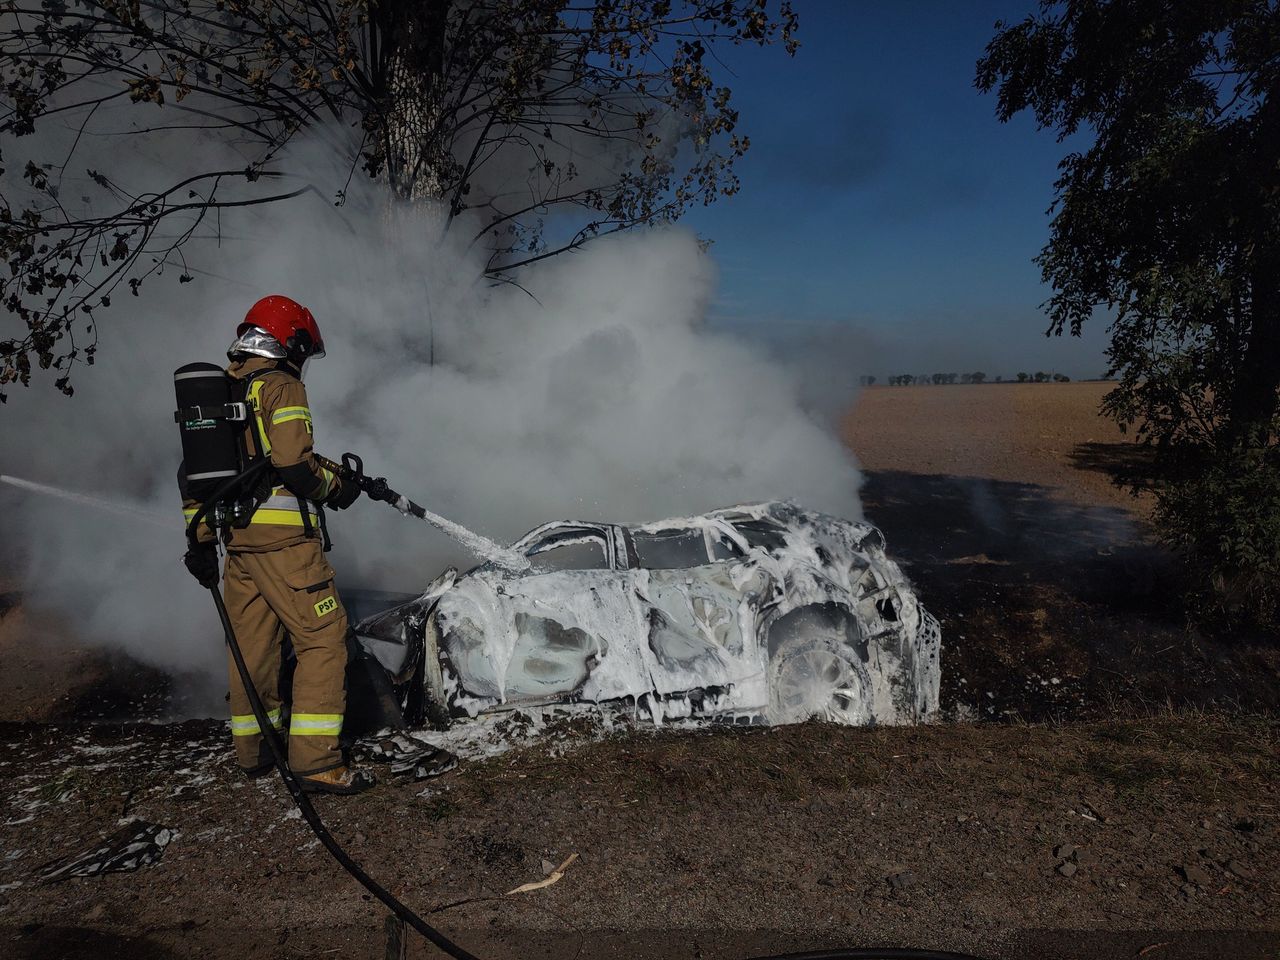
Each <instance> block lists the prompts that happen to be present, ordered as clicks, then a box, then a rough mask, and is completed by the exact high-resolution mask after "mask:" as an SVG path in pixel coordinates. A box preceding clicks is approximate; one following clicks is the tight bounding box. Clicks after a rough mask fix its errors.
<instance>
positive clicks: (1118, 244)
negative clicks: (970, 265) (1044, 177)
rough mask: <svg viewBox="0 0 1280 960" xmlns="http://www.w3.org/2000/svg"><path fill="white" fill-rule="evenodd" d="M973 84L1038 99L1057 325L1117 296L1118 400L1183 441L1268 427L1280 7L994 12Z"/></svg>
mask: <svg viewBox="0 0 1280 960" xmlns="http://www.w3.org/2000/svg"><path fill="white" fill-rule="evenodd" d="M997 29H998V30H999V32H998V34H997V36H996V37H995V39H994V40H993V41H992V42H991V44H990V45H989V46H988V48H987V52H986V56H984V57H983V58H982V60H981V61H980V62H979V64H978V74H977V84H978V87H979V88H980V89H982V90H984V91H991V90H995V91H996V93H997V113H998V115H999V117H1000V118H1001V119H1002V120H1008V119H1009V118H1011V117H1012V116H1014V115H1015V114H1017V113H1019V112H1021V111H1023V110H1029V111H1030V112H1032V113H1033V114H1034V116H1035V118H1036V120H1037V122H1038V123H1039V125H1040V126H1041V127H1042V128H1048V129H1051V130H1053V131H1054V132H1055V133H1056V134H1057V135H1058V138H1059V140H1066V139H1067V138H1072V137H1076V138H1078V140H1079V141H1082V142H1083V143H1084V145H1083V146H1082V147H1081V148H1080V149H1078V150H1075V151H1073V152H1071V153H1069V154H1068V155H1067V156H1066V157H1065V159H1064V160H1063V161H1062V164H1061V176H1060V177H1059V179H1058V181H1057V184H1056V199H1055V203H1054V208H1053V211H1054V217H1053V221H1052V226H1051V232H1050V239H1049V242H1048V244H1047V246H1046V247H1045V248H1044V251H1043V252H1042V253H1041V255H1040V258H1039V263H1040V265H1041V267H1042V269H1043V273H1044V278H1045V280H1046V281H1047V282H1049V283H1050V284H1051V285H1052V287H1053V294H1052V297H1051V299H1050V300H1049V303H1048V308H1049V316H1050V320H1051V324H1052V326H1051V330H1052V331H1053V332H1057V333H1061V332H1062V331H1063V330H1064V329H1069V330H1070V331H1071V332H1073V333H1078V332H1079V331H1080V328H1081V326H1082V325H1083V324H1084V323H1086V322H1088V321H1089V320H1090V319H1091V318H1092V317H1093V315H1094V312H1095V310H1097V309H1098V308H1103V309H1106V310H1109V311H1111V316H1112V317H1113V322H1114V329H1113V339H1112V344H1111V348H1110V353H1109V358H1110V360H1111V363H1112V368H1113V370H1114V371H1115V372H1117V373H1118V374H1120V376H1121V385H1120V388H1119V389H1118V391H1117V392H1116V394H1114V395H1113V398H1112V399H1111V400H1110V401H1109V404H1108V406H1109V409H1110V410H1111V412H1112V413H1114V414H1115V415H1116V416H1118V417H1119V418H1120V419H1121V420H1122V421H1125V422H1127V423H1134V422H1137V424H1138V428H1139V431H1140V433H1141V434H1142V435H1143V436H1145V437H1150V438H1151V439H1152V440H1154V441H1155V442H1157V443H1159V444H1161V445H1164V446H1171V445H1176V444H1179V443H1182V442H1195V443H1210V444H1215V445H1216V444H1218V443H1220V442H1229V443H1235V442H1238V441H1241V440H1244V439H1246V438H1248V439H1249V440H1250V441H1251V442H1253V443H1256V444H1268V443H1271V442H1274V439H1275V415H1276V408H1277V396H1278V393H1277V391H1278V389H1280V286H1278V285H1280V166H1277V161H1278V160H1280V102H1277V100H1276V98H1275V96H1273V95H1271V94H1272V93H1273V92H1274V91H1275V90H1277V89H1280V9H1278V8H1277V5H1276V3H1275V2H1274V0H1271V2H1268V0H1187V2H1179V3H1165V2H1160V0H1072V2H1069V3H1061V2H1047V3H1044V4H1042V6H1041V11H1040V13H1039V14H1038V15H1036V16H1032V17H1028V18H1027V19H1026V20H1024V21H1022V22H1021V23H1018V24H1014V25H1004V24H1000V25H998V27H997Z"/></svg>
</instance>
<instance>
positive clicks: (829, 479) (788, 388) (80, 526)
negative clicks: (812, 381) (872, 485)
mask: <svg viewBox="0 0 1280 960" xmlns="http://www.w3.org/2000/svg"><path fill="white" fill-rule="evenodd" d="M294 162H295V169H297V167H298V164H300V163H301V161H300V160H298V159H297V157H296V156H295V161H294ZM345 174H346V172H345V171H335V170H329V171H316V172H314V173H313V175H312V179H313V180H315V181H317V182H318V183H319V184H320V186H321V190H322V191H323V192H327V193H328V194H329V195H332V194H334V193H336V191H337V189H339V188H340V187H341V185H342V182H343V181H344V180H345ZM169 176H170V177H171V178H172V176H173V171H170V173H169ZM439 224H440V215H439V212H438V211H434V210H428V209H419V210H417V211H405V210H401V211H390V210H388V208H387V206H386V201H385V199H384V198H383V197H382V195H381V194H380V192H379V190H378V189H377V187H376V185H373V184H368V185H366V186H364V187H360V186H353V188H352V189H351V190H350V191H349V193H348V200H347V203H346V204H345V205H344V206H342V207H334V206H333V205H331V204H330V203H328V202H327V201H326V200H325V199H324V198H323V196H321V195H320V194H317V195H314V196H306V197H302V198H299V199H298V200H295V201H291V202H290V203H287V204H283V205H272V206H268V207H262V208H255V209H253V210H250V211H248V212H240V213H239V214H238V215H235V216H231V215H224V216H223V218H222V221H221V239H220V241H219V242H218V244H217V245H216V246H215V244H214V243H213V242H211V241H201V242H200V244H199V245H198V246H192V247H191V248H189V250H188V252H187V255H188V257H189V259H190V261H191V263H192V264H193V265H194V266H198V267H201V268H203V270H204V271H207V272H198V273H195V276H196V279H195V281H194V282H191V283H186V284H181V285H179V284H178V283H177V282H176V278H175V276H174V274H176V272H177V271H176V270H171V271H170V272H169V273H168V274H167V275H166V276H164V277H161V278H153V279H152V280H150V281H148V283H147V284H146V285H144V287H143V288H142V296H141V297H139V298H136V299H135V298H133V297H129V296H127V295H126V294H119V295H118V296H117V297H116V302H115V304H114V305H113V306H112V308H111V309H110V310H109V311H107V312H106V313H104V314H103V315H102V342H101V348H100V350H99V353H98V358H97V363H96V364H95V365H94V366H93V367H92V368H87V369H86V368H80V369H79V370H78V372H77V374H76V376H75V379H74V384H75V387H76V395H75V397H74V398H72V399H65V398H63V397H61V396H59V395H58V394H56V392H55V391H54V390H53V388H52V385H51V383H50V380H51V379H52V378H50V377H47V376H46V377H40V378H39V379H38V382H37V383H36V384H35V385H33V387H32V388H30V389H29V390H23V389H12V390H10V391H9V393H10V399H9V402H8V404H7V405H6V406H5V407H3V408H0V449H2V450H3V460H2V461H0V473H5V474H12V475H15V476H18V477H22V478H25V479H29V480H35V481H43V482H50V483H54V484H58V485H61V486H65V487H69V488H72V489H77V490H82V491H86V492H95V493H102V494H106V495H109V496H111V497H113V498H126V499H130V500H133V501H136V502H137V503H138V504H139V505H140V506H144V507H147V508H150V509H162V510H168V511H171V512H172V516H173V529H172V531H171V532H170V533H168V534H166V533H165V532H164V530H163V529H158V528H155V527H152V526H150V525H147V524H143V523H138V522H132V521H129V520H127V519H122V518H120V517H119V516H113V515H111V514H108V513H103V512H97V511H92V510H89V509H86V508H84V507H81V506H78V505H75V504H69V503H66V502H63V501H57V500H49V499H40V498H37V497H35V496H33V495H29V494H26V493H19V492H17V491H14V490H9V489H6V488H2V487H0V511H2V512H0V536H2V537H3V539H4V542H5V544H6V546H5V549H4V554H5V557H6V559H7V560H8V561H9V562H20V563H21V565H22V567H23V570H22V577H23V581H24V589H25V591H26V592H27V595H28V597H29V599H30V601H31V602H34V603H37V604H41V605H45V606H49V607H53V608H55V609H57V610H58V611H60V612H61V613H62V614H63V615H64V616H66V617H68V618H69V619H71V620H72V621H73V622H74V623H75V624H76V626H77V628H78V629H79V631H80V633H81V639H88V640H93V641H95V642H100V643H103V644H110V645H113V646H118V647H121V648H123V649H125V650H126V651H128V652H129V653H130V654H132V655H134V656H136V657H138V658H139V659H141V660H143V661H146V662H148V663H151V664H155V665H157V666H160V667H162V668H166V669H173V670H179V671H182V672H189V671H197V672H202V673H204V674H205V675H208V676H210V677H213V678H216V681H217V683H222V682H223V681H222V676H223V669H224V668H223V666H222V663H223V654H222V648H221V639H220V632H219V629H218V625H217V621H216V618H215V616H214V612H213V609H212V605H211V604H210V602H209V598H208V597H207V596H206V595H205V593H204V591H202V590H200V589H199V588H198V587H197V586H196V584H195V583H194V581H192V580H191V579H190V578H189V577H188V575H187V573H186V572H185V570H184V569H183V567H182V565H181V563H180V557H181V555H182V552H183V550H184V542H183V535H182V521H181V513H180V510H179V506H180V505H179V502H178V495H177V491H176V486H175V482H174V475H175V471H176V467H177V463H178V460H179V458H180V451H179V444H178V436H177V430H176V427H175V426H174V424H173V417H172V411H173V409H174V398H173V385H172V371H173V370H174V368H176V367H178V366H180V365H182V364H184V363H189V362H192V361H195V360H209V361H214V362H221V361H222V360H223V359H224V351H225V349H226V347H227V345H228V344H229V343H230V341H231V340H232V338H233V335H234V332H235V326H236V324H237V323H238V322H239V321H240V320H241V319H242V318H243V316H244V312H245V310H246V309H247V307H248V306H249V305H250V304H251V303H252V302H253V301H254V300H256V299H257V298H258V297H260V296H264V295H266V294H269V293H282V294H286V295H288V296H291V297H294V298H295V299H297V300H299V301H301V302H302V303H304V304H306V305H307V306H309V307H310V308H311V310H312V311H313V313H314V314H315V316H316V317H317V320H318V322H319V323H320V326H321V329H322V331H323V333H324V337H325V343H326V348H327V351H328V355H327V356H326V357H324V358H322V359H320V360H317V361H313V362H312V364H311V365H310V367H309V369H308V372H307V387H308V392H309V395H310V403H311V407H312V410H313V413H314V416H315V424H316V444H317V449H318V450H319V451H320V452H322V453H324V454H326V455H328V456H330V457H333V458H335V459H336V458H337V457H338V456H339V455H340V454H341V453H343V452H344V451H346V450H352V451H355V452H357V453H359V454H360V455H361V456H362V457H363V458H364V461H365V464H366V468H367V469H368V470H369V472H371V473H374V474H380V475H385V476H386V477H387V478H388V479H389V480H390V482H391V484H392V486H393V487H395V488H396V489H397V490H398V491H400V492H401V493H403V494H405V495H407V496H409V497H411V498H412V499H415V500H417V501H419V502H421V503H422V504H423V505H424V506H426V507H428V508H429V509H431V510H434V511H436V512H438V513H441V514H443V515H444V516H446V517H449V518H451V519H454V520H457V521H459V522H461V523H463V524H465V525H467V526H469V527H472V528H473V529H475V530H477V531H478V532H480V533H483V534H485V535H487V536H489V537H492V538H494V539H496V540H499V541H501V542H510V541H511V540H513V539H515V538H516V537H518V536H520V535H521V534H523V533H524V532H525V531H526V530H528V529H530V528H531V527H533V526H536V525H537V524H540V523H543V522H545V521H547V520H553V519H593V520H616V521H625V520H637V521H647V520H654V519H658V518H660V517H663V516H668V515H682V514H684V515H687V514H693V513H697V512H701V511H705V510H707V509H709V508H712V507H716V506H723V505H727V504H730V503H733V502H738V501H746V500H760V499H769V498H777V497H794V498H796V499H798V500H799V501H801V502H802V503H804V504H806V505H808V506H812V507H815V508H819V509H823V510H827V511H830V512H833V513H837V514H840V515H843V516H847V517H855V518H856V517H859V516H860V508H859V504H858V499H857V488H858V484H859V476H858V473H857V470H856V467H855V464H854V462H853V460H852V458H851V456H850V454H849V453H848V451H847V450H845V449H844V448H843V447H842V445H841V444H840V442H839V441H838V440H837V439H836V437H835V436H834V434H833V433H832V432H831V431H830V430H829V429H828V428H827V427H826V426H824V425H823V424H822V423H821V422H820V418H814V417H812V416H811V415H810V414H809V413H807V412H806V411H805V408H804V406H803V404H802V402H801V390H800V386H801V381H802V379H803V375H802V374H800V373H797V372H796V371H795V370H794V369H793V368H784V367H781V366H779V365H777V364H776V363H774V362H771V361H770V360H769V359H768V358H767V357H766V355H765V354H764V353H763V352H761V351H759V350H757V349H755V348H752V347H750V346H748V345H747V344H746V343H744V342H741V341H739V340H737V339H735V338H734V337H732V336H731V335H729V334H726V333H723V332H719V333H717V332H712V331H709V330H707V329H706V328H705V326H704V317H705V315H706V312H707V308H708V305H709V303H710V302H711V300H712V298H713V296H714V294H715V290H716V284H717V275H716V270H715V266H714V263H713V261H712V259H711V258H710V257H709V256H708V255H707V254H705V253H704V252H702V250H701V249H700V248H699V245H698V243H697V242H696V240H695V238H694V237H693V236H692V235H690V234H689V233H687V232H685V231H682V230H679V229H672V228H668V229H663V230H653V231H648V232H644V233H635V234H632V235H630V236H624V237H619V238H616V239H609V240H602V241H599V242H597V243H595V244H592V245H589V246H588V247H587V248H585V249H583V250H581V251H578V252H576V253H572V254H567V255H563V256H560V257H556V258H553V259H551V260H548V261H546V262H545V263H543V264H540V265H538V266H537V267H535V268H531V269H529V270H528V271H527V272H525V273H523V274H522V275H521V283H522V287H516V286H514V285H510V284H498V285H493V284H491V283H490V282H488V281H485V280H483V279H477V278H478V276H479V271H480V268H481V266H482V264H483V262H484V251H483V250H480V249H472V250H468V249H465V247H464V244H463V242H462V238H464V237H469V235H470V232H471V231H469V230H468V229H467V226H468V225H467V224H465V223H461V224H459V225H458V226H459V229H455V230H452V231H450V233H449V235H448V236H447V237H445V238H444V239H441V237H440V229H439ZM10 322H11V321H10ZM851 376H852V375H851ZM330 528H331V532H332V534H333V538H334V540H335V542H336V548H335V551H334V553H333V555H332V560H333V563H334V565H335V567H336V569H337V571H338V575H339V588H340V589H341V588H342V587H343V585H346V586H347V587H352V586H363V587H376V588H380V589H387V590H404V591H413V590H418V589H421V587H422V586H423V585H425V584H426V582H427V581H428V580H429V579H430V578H431V577H432V576H434V575H435V574H436V573H437V572H438V571H439V569H440V568H441V567H442V565H444V564H445V563H448V562H452V563H456V564H459V565H462V566H468V565H470V564H471V563H473V562H474V559H473V558H470V557H468V556H466V555H465V554H463V553H461V552H460V550H459V548H458V547H457V545H456V544H454V543H452V542H451V541H448V540H446V539H445V538H444V537H443V536H442V535H441V534H439V533H438V532H437V531H435V530H433V529H432V528H430V527H428V526H426V525H424V524H422V523H419V522H417V521H412V520H406V519H404V518H402V517H400V516H399V515H398V514H397V513H396V512H395V511H394V510H392V509H390V508H389V507H387V506H385V505H382V504H373V503H369V502H367V501H365V500H362V501H360V502H358V503H357V504H356V505H355V506H354V507H353V508H352V509H351V510H349V511H347V512H345V513H334V514H331V515H330Z"/></svg>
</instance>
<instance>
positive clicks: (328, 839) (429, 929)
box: [187, 460, 479, 960]
mask: <svg viewBox="0 0 1280 960" xmlns="http://www.w3.org/2000/svg"><path fill="white" fill-rule="evenodd" d="M268 462H269V461H266V460H261V461H259V462H258V463H256V464H254V465H253V466H251V467H249V469H248V470H245V471H244V472H243V473H241V474H240V475H239V476H237V477H233V478H232V479H230V480H228V481H227V482H226V483H224V484H223V485H222V486H221V487H219V488H218V489H217V490H216V491H215V492H214V494H213V495H212V496H211V497H209V499H208V500H206V501H205V502H204V503H202V504H201V505H200V509H199V510H197V511H196V515H195V516H194V517H192V518H191V522H190V523H189V524H188V525H187V537H188V539H190V540H191V541H192V542H193V543H194V542H195V537H196V531H197V530H198V529H199V528H200V523H201V522H202V521H203V520H204V518H205V517H206V516H207V515H208V513H209V509H210V508H211V507H212V506H214V505H215V504H217V503H218V502H219V501H221V500H222V499H223V498H224V497H226V495H227V494H228V493H229V492H230V491H231V490H233V489H235V488H237V487H240V486H241V485H242V484H244V485H247V484H248V482H249V481H251V480H252V479H253V478H254V477H255V476H256V475H257V474H258V473H259V472H261V471H262V470H264V469H266V466H267V463H268ZM209 593H211V594H212V595H213V602H214V604H215V605H216V606H217V608H218V619H219V620H220V621H222V631H223V633H224V634H225V635H226V640H227V649H228V650H230V651H231V660H232V662H234V663H235V665H236V673H238V674H239V675H240V683H241V685H242V686H243V687H244V691H245V693H246V694H247V695H248V697H249V705H250V707H252V709H253V716H254V718H255V719H256V720H257V721H258V729H259V730H260V731H261V732H262V736H263V738H264V739H265V740H266V742H267V749H268V750H270V751H271V760H272V762H273V763H274V764H275V767H276V770H277V771H278V772H279V773H280V779H281V780H283V781H284V785H285V787H286V789H288V791H289V796H291V797H292V798H293V802H294V804H295V805H296V806H297V808H298V810H299V812H300V813H301V814H302V818H303V819H304V820H306V821H307V826H309V827H310V828H311V832H312V833H314V834H315V835H316V839H317V840H319V841H320V843H321V845H322V846H323V847H324V848H325V849H326V850H328V851H329V854H330V856H332V857H333V859H335V860H337V861H338V865H339V866H341V867H342V869H343V870H346V871H347V873H349V874H351V876H353V877H355V878H356V880H358V881H359V882H360V884H361V886H363V887H364V888H365V889H366V890H368V891H369V892H370V893H371V894H373V895H374V896H375V897H377V898H378V899H379V900H380V901H382V903H383V904H384V905H385V906H386V907H387V909H388V910H390V911H391V912H392V913H393V914H395V916H397V917H399V918H400V919H401V920H402V921H404V922H405V923H407V924H408V925H409V926H411V927H413V929H414V930H416V931H418V933H420V934H422V935H423V936H424V937H426V938H427V939H428V940H429V941H431V942H432V943H434V944H435V945H436V946H437V947H439V948H440V949H441V950H443V951H444V952H445V953H447V954H448V955H449V956H451V957H454V958H455V960H479V958H478V957H477V956H476V955H475V954H473V953H468V952H467V951H466V950H464V949H463V948H462V947H460V946H458V944H456V943H454V942H453V941H452V940H450V939H449V938H448V937H446V936H445V935H444V934H443V933H441V932H440V931H439V930H437V929H436V928H435V927H433V926H431V924H429V923H427V922H426V921H425V920H423V919H422V918H421V917H420V916H418V915H417V914H416V913H414V912H413V911H412V910H410V909H409V908H408V907H407V906H405V905H404V904H403V903H401V902H400V901H399V900H398V899H396V897H395V895H394V894H392V893H391V891H389V890H387V889H386V888H385V887H383V886H382V884H380V883H378V881H376V880H374V879H373V877H371V876H369V874H367V873H365V872H364V870H363V868H361V866H360V864H358V863H356V862H355V861H354V860H352V859H351V857H350V856H348V855H347V852H346V851H345V850H343V849H342V847H341V846H340V845H339V843H338V841H337V840H335V839H334V838H333V834H331V833H330V832H329V828H328V827H326V826H325V825H324V821H323V820H321V819H320V815H319V814H318V813H316V808H315V807H314V806H312V804H311V799H310V798H309V797H308V796H307V795H306V793H305V792H303V789H302V784H300V783H299V782H298V778H297V777H296V776H294V773H293V771H292V770H290V769H289V762H288V758H287V756H286V754H285V747H284V744H283V743H282V742H281V740H280V735H279V734H278V733H277V732H276V728H275V727H274V726H273V725H272V723H271V721H270V719H269V718H268V717H267V708H266V707H265V706H264V705H263V703H262V698H261V697H260V696H259V695H258V690H257V687H255V686H254V683H253V677H252V676H250V674H249V667H248V666H247V665H246V664H245V662H244V654H243V653H241V651H240V644H239V643H238V642H237V641H236V631H235V628H234V627H233V626H232V625H231V617H230V616H229V615H228V614H227V605H226V603H224V602H223V600H222V593H221V592H220V591H219V590H218V586H217V584H214V585H213V586H212V587H210V588H209Z"/></svg>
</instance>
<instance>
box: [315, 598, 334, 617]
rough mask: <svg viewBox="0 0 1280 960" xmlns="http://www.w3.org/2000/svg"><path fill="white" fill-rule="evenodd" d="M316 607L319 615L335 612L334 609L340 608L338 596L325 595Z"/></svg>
mask: <svg viewBox="0 0 1280 960" xmlns="http://www.w3.org/2000/svg"><path fill="white" fill-rule="evenodd" d="M315 609H316V616H317V617H323V616H324V615H325V614H328V613H333V611H335V610H337V609H338V598H337V597H325V598H324V599H323V600H321V601H320V602H319V603H317V604H316V605H315Z"/></svg>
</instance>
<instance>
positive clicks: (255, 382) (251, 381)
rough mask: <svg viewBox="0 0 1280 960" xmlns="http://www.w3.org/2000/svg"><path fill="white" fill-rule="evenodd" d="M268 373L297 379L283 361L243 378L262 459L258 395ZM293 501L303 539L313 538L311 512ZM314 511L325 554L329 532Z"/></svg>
mask: <svg viewBox="0 0 1280 960" xmlns="http://www.w3.org/2000/svg"><path fill="white" fill-rule="evenodd" d="M269 373H283V374H285V376H289V377H293V378H294V379H297V375H296V374H295V373H294V372H293V371H292V370H290V369H289V367H288V366H287V365H286V364H285V363H284V362H283V361H281V362H280V364H279V365H277V366H275V367H266V368H264V369H262V370H254V371H253V372H252V373H250V374H249V375H248V376H247V377H245V378H244V382H245V384H246V387H245V399H246V400H247V401H248V402H249V404H250V406H252V407H253V414H252V417H251V419H252V421H253V436H254V443H255V444H256V445H257V447H258V450H259V452H260V453H261V455H262V456H264V457H265V456H269V455H270V453H271V447H270V446H269V445H268V444H267V438H266V434H265V431H264V429H263V426H262V411H261V409H260V407H261V404H260V403H259V402H258V394H259V393H260V392H261V390H262V378H263V377H265V376H266V375H267V374H269ZM277 479H278V478H276V477H274V476H273V477H272V479H271V485H272V486H275V484H276V481H277ZM295 499H296V500H297V501H298V516H300V517H301V518H302V535H303V536H304V537H313V536H315V532H316V528H315V526H314V525H313V524H312V523H311V510H310V509H309V508H308V506H307V501H306V500H304V499H303V498H302V497H298V496H296V495H295ZM316 509H317V510H318V511H321V513H320V530H321V532H322V533H323V540H324V549H325V551H326V552H327V551H328V550H329V548H330V547H331V546H332V544H331V543H330V542H329V530H328V528H327V527H326V526H325V524H324V513H323V507H321V506H320V504H318V503H317V504H316Z"/></svg>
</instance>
